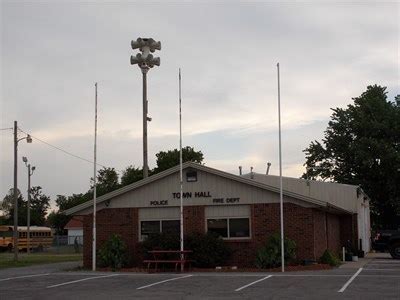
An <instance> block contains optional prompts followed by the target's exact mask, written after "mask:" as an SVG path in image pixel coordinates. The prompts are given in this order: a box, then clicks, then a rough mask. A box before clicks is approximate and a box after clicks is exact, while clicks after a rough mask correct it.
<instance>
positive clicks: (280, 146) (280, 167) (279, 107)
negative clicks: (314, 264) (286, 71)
mask: <svg viewBox="0 0 400 300" xmlns="http://www.w3.org/2000/svg"><path fill="white" fill-rule="evenodd" d="M276 66H277V69H278V115H279V116H278V120H279V197H280V215H281V263H282V272H285V246H284V241H285V235H284V232H283V188H282V138H281V87H280V78H279V63H278V64H277V65H276Z"/></svg>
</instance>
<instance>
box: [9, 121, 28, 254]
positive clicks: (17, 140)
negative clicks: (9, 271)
mask: <svg viewBox="0 0 400 300" xmlns="http://www.w3.org/2000/svg"><path fill="white" fill-rule="evenodd" d="M25 139H26V142H27V143H32V138H31V136H30V135H29V134H28V135H27V136H25V137H23V138H20V139H18V122H17V121H14V230H13V247H14V261H18V142H20V141H22V140H25Z"/></svg>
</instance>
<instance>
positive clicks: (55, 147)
mask: <svg viewBox="0 0 400 300" xmlns="http://www.w3.org/2000/svg"><path fill="white" fill-rule="evenodd" d="M18 130H19V131H21V132H23V133H25V134H29V135H30V136H31V137H32V138H34V139H35V140H38V141H39V142H42V143H43V144H46V145H47V146H50V147H52V148H54V149H57V150H59V151H61V152H63V153H65V154H67V155H70V156H73V157H75V158H78V159H80V160H83V161H86V162H88V163H91V164H93V163H94V162H93V161H91V160H89V159H87V158H84V157H81V156H79V155H76V154H73V153H71V152H69V151H67V150H64V149H62V148H60V147H57V146H54V145H52V144H50V143H48V142H46V141H44V140H42V139H40V138H38V137H36V136H33V135H32V134H30V133H27V132H25V131H23V130H22V129H21V128H18ZM96 165H98V166H101V167H103V168H107V167H106V166H104V165H102V164H98V163H96Z"/></svg>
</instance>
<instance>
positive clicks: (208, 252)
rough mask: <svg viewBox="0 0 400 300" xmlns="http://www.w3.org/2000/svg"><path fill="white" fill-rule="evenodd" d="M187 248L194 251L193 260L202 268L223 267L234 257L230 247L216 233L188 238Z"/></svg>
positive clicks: (200, 234)
mask: <svg viewBox="0 0 400 300" xmlns="http://www.w3.org/2000/svg"><path fill="white" fill-rule="evenodd" d="M185 248H186V249H190V250H193V254H192V256H191V258H192V259H193V260H194V265H195V266H197V267H200V268H210V267H215V266H221V265H224V264H225V263H226V261H227V260H228V259H229V258H230V256H231V255H232V251H231V249H230V248H229V246H228V245H227V244H226V243H225V242H224V241H223V240H222V238H220V237H218V235H216V234H215V233H206V234H202V233H194V234H191V235H189V236H187V237H186V241H185Z"/></svg>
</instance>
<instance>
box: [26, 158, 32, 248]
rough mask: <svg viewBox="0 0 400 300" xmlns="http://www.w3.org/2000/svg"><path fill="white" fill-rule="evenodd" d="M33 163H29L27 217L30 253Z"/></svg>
mask: <svg viewBox="0 0 400 300" xmlns="http://www.w3.org/2000/svg"><path fill="white" fill-rule="evenodd" d="M31 175H32V174H31V164H28V218H27V227H28V230H27V248H26V252H27V253H28V254H29V253H31V249H30V248H31V247H30V246H31V245H30V242H31V235H30V230H31Z"/></svg>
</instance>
